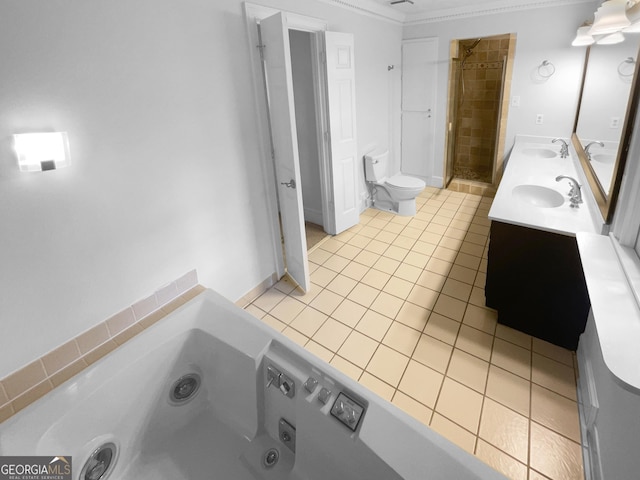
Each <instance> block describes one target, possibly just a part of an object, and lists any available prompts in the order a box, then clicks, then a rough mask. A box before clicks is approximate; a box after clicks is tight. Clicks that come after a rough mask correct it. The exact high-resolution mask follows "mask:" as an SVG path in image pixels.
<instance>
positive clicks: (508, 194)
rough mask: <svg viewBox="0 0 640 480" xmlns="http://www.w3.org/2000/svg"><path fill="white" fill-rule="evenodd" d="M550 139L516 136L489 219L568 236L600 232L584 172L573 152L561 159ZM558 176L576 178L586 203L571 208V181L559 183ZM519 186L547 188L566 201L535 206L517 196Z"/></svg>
mask: <svg viewBox="0 0 640 480" xmlns="http://www.w3.org/2000/svg"><path fill="white" fill-rule="evenodd" d="M551 140H552V138H551V137H534V136H525V135H518V136H517V137H516V142H515V145H514V147H513V150H512V152H511V155H509V161H508V163H507V167H506V169H505V172H504V175H503V177H502V180H501V181H500V185H499V187H498V191H497V192H496V196H495V199H494V201H493V204H492V205H491V210H490V211H489V219H491V220H496V221H499V222H505V223H510V224H513V225H520V226H523V227H529V228H535V229H538V230H544V231H548V232H552V233H560V234H563V235H569V236H575V235H576V233H578V232H590V233H600V230H601V225H602V224H601V223H598V220H597V219H598V217H597V215H596V212H597V207H596V205H595V201H594V200H593V198H592V197H591V195H590V192H588V188H589V187H588V185H585V183H586V182H584V181H583V176H582V173H581V172H580V173H579V172H578V169H577V167H576V162H575V161H574V156H573V154H572V152H571V150H570V155H569V157H567V158H560V144H559V143H555V144H554V143H552V142H551ZM558 175H567V176H570V177H573V178H575V179H576V180H577V181H578V182H579V183H580V184H581V185H583V188H582V198H583V203H582V204H580V206H579V207H578V208H571V207H570V203H569V197H568V195H567V193H568V192H569V188H570V186H569V181H568V180H561V181H560V182H556V177H557V176H558ZM520 185H536V186H541V187H546V188H548V189H551V190H554V191H555V192H557V193H559V194H560V195H561V196H562V198H563V199H564V200H562V199H560V200H559V202H561V205H559V206H557V207H543V206H538V205H534V204H532V203H531V202H530V201H528V200H525V199H523V198H522V197H519V196H517V195H515V194H514V188H516V187H518V186H520ZM546 193H551V194H553V193H554V192H548V191H546ZM555 197H556V198H558V199H559V198H560V197H559V196H557V195H555ZM554 200H555V199H554Z"/></svg>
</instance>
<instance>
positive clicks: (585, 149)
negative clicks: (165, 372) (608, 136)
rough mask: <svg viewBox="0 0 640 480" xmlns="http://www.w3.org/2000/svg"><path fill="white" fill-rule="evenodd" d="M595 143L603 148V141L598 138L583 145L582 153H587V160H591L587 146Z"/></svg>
mask: <svg viewBox="0 0 640 480" xmlns="http://www.w3.org/2000/svg"><path fill="white" fill-rule="evenodd" d="M593 144H596V145H600V146H601V147H602V148H604V143H602V142H601V141H599V140H596V141H595V142H590V143H587V146H586V147H584V153H586V154H587V158H588V159H589V161H591V152H590V151H589V148H590V147H591V145H593Z"/></svg>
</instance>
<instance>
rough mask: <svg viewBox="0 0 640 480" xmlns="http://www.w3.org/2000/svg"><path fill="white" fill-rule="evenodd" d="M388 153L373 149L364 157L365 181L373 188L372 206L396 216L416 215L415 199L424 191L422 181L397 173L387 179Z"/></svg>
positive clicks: (424, 185)
mask: <svg viewBox="0 0 640 480" xmlns="http://www.w3.org/2000/svg"><path fill="white" fill-rule="evenodd" d="M388 163H389V151H388V150H383V149H375V150H373V151H372V152H370V153H368V154H367V155H365V156H364V176H365V180H366V181H367V182H369V183H370V184H372V185H373V186H374V188H373V192H372V197H373V206H374V208H378V209H380V210H388V211H392V212H394V213H397V214H398V215H408V216H413V215H415V214H416V197H417V196H418V195H419V194H420V192H422V191H423V190H424V188H425V187H426V184H425V183H424V181H422V180H420V179H419V178H416V177H411V176H409V175H403V174H402V173H400V172H398V173H396V174H395V175H392V176H390V177H387V168H388Z"/></svg>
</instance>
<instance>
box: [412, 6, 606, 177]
mask: <svg viewBox="0 0 640 480" xmlns="http://www.w3.org/2000/svg"><path fill="white" fill-rule="evenodd" d="M595 10H596V5H595V3H594V4H591V3H586V4H585V3H582V4H576V5H564V6H559V7H551V6H545V7H544V8H538V9H532V10H526V11H524V12H514V13H496V14H491V15H484V16H477V17H473V18H461V19H457V20H449V21H440V22H435V23H423V24H419V25H407V26H406V27H405V28H404V33H403V37H404V38H405V39H413V38H422V37H438V39H439V59H440V68H439V69H438V90H439V92H438V103H437V107H436V116H437V118H436V142H437V143H436V146H435V148H436V154H435V159H434V162H435V164H434V171H433V175H434V176H442V175H443V171H444V162H445V132H446V116H447V94H448V85H449V79H448V76H449V56H450V55H449V48H450V44H451V41H452V40H455V39H467V38H478V37H485V36H490V35H499V34H506V33H515V34H516V35H517V38H516V53H515V61H514V70H513V77H512V83H511V96H512V97H513V96H519V97H520V107H512V106H510V107H509V121H508V126H507V139H506V148H505V154H506V155H508V153H509V152H510V150H511V147H512V146H513V141H514V138H515V135H516V134H527V135H540V136H557V137H558V136H559V137H563V138H569V137H570V135H571V132H572V130H573V124H574V121H575V113H576V108H577V104H578V95H579V91H580V83H581V80H582V70H583V66H584V55H585V48H584V47H582V48H576V47H571V41H572V40H573V38H574V37H575V34H576V30H577V28H578V27H579V26H580V25H581V24H582V22H584V21H585V20H587V19H591V18H593V12H594V11H595ZM543 60H548V61H550V62H551V63H553V65H554V66H555V68H556V72H555V74H554V75H553V76H552V77H551V78H549V79H548V80H547V81H541V79H540V78H539V77H537V67H538V66H539V65H540V64H541V63H542V61H543ZM538 113H541V114H543V115H544V123H543V124H542V125H536V124H535V118H536V114H538Z"/></svg>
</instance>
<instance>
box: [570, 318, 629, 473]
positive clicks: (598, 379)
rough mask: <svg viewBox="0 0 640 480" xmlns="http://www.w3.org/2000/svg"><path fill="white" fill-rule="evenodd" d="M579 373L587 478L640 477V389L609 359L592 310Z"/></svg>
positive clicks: (579, 355) (580, 350)
mask: <svg viewBox="0 0 640 480" xmlns="http://www.w3.org/2000/svg"><path fill="white" fill-rule="evenodd" d="M578 372H579V373H578V408H579V410H580V427H581V430H582V448H583V456H584V466H585V478H586V479H587V480H608V479H618V478H620V479H627V478H629V479H631V478H639V476H640V474H639V473H638V472H640V456H639V455H638V454H637V452H638V451H639V449H640V390H638V389H636V388H634V387H632V386H630V385H628V384H626V383H625V382H623V381H622V380H620V379H619V378H617V377H616V376H615V375H614V374H613V373H611V370H609V368H608V367H607V365H606V364H605V362H604V357H603V355H602V347H601V344H600V338H599V336H598V331H597V328H596V324H595V320H594V317H593V313H591V314H590V315H589V321H588V322H587V328H586V330H585V332H584V334H583V335H582V336H581V337H580V345H579V346H578Z"/></svg>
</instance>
